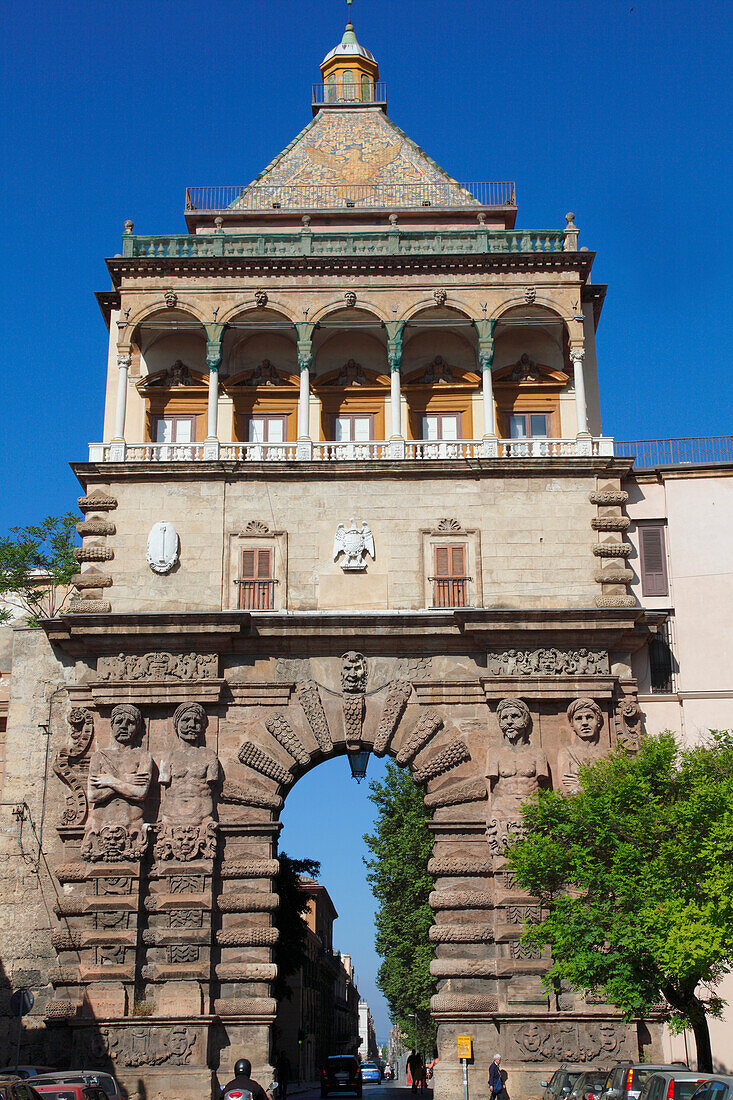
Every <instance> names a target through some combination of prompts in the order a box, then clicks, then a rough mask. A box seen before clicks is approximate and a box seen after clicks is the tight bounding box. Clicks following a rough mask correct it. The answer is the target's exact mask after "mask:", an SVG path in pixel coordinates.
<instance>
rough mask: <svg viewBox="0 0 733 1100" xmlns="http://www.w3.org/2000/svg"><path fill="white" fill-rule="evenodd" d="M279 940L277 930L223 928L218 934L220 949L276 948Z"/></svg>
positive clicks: (217, 940)
mask: <svg viewBox="0 0 733 1100" xmlns="http://www.w3.org/2000/svg"><path fill="white" fill-rule="evenodd" d="M279 939H280V933H279V932H278V930H277V928H222V929H221V930H220V931H219V932H217V933H216V942H217V943H218V944H219V946H220V947H274V946H275V944H276V943H277V941H278V940H279Z"/></svg>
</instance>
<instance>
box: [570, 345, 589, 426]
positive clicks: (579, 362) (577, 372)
mask: <svg viewBox="0 0 733 1100" xmlns="http://www.w3.org/2000/svg"><path fill="white" fill-rule="evenodd" d="M584 358H585V349H584V348H583V347H571V348H570V361H571V363H572V364H573V380H574V382H575V416H576V419H577V421H578V435H583V436H585V435H588V410H587V408H586V404H585V376H584V373H583V360H584Z"/></svg>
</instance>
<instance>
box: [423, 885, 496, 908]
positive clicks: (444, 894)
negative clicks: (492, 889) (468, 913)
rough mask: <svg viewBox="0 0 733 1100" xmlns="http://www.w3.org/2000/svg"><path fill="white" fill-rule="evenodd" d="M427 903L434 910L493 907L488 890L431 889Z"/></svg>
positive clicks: (491, 897) (492, 900)
mask: <svg viewBox="0 0 733 1100" xmlns="http://www.w3.org/2000/svg"><path fill="white" fill-rule="evenodd" d="M428 904H429V906H430V908H431V909H433V910H434V911H435V912H439V911H440V910H441V909H493V908H494V896H493V894H490V893H489V891H488V890H433V891H432V892H431V894H430V897H429V898H428Z"/></svg>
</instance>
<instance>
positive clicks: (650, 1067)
mask: <svg viewBox="0 0 733 1100" xmlns="http://www.w3.org/2000/svg"><path fill="white" fill-rule="evenodd" d="M664 1070H668V1071H670V1072H674V1071H675V1070H676V1071H677V1072H678V1073H685V1072H687V1071H688V1067H687V1066H681V1065H676V1066H673V1065H671V1064H670V1063H668V1062H656V1063H654V1062H619V1064H618V1065H617V1066H614V1068H613V1069H612V1070H611V1073H610V1074H609V1077H608V1081H607V1082H606V1088H605V1090H604V1092H603V1095H602V1096H601V1100H639V1095H640V1093H641V1090H642V1086H643V1085H644V1082H645V1081H646V1080H647V1078H648V1077H651V1076H652V1074H653V1073H661V1072H662V1071H664Z"/></svg>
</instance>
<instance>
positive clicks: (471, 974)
mask: <svg viewBox="0 0 733 1100" xmlns="http://www.w3.org/2000/svg"><path fill="white" fill-rule="evenodd" d="M430 973H431V974H432V976H433V977H434V978H495V977H496V959H433V960H432V961H431V963H430Z"/></svg>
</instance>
